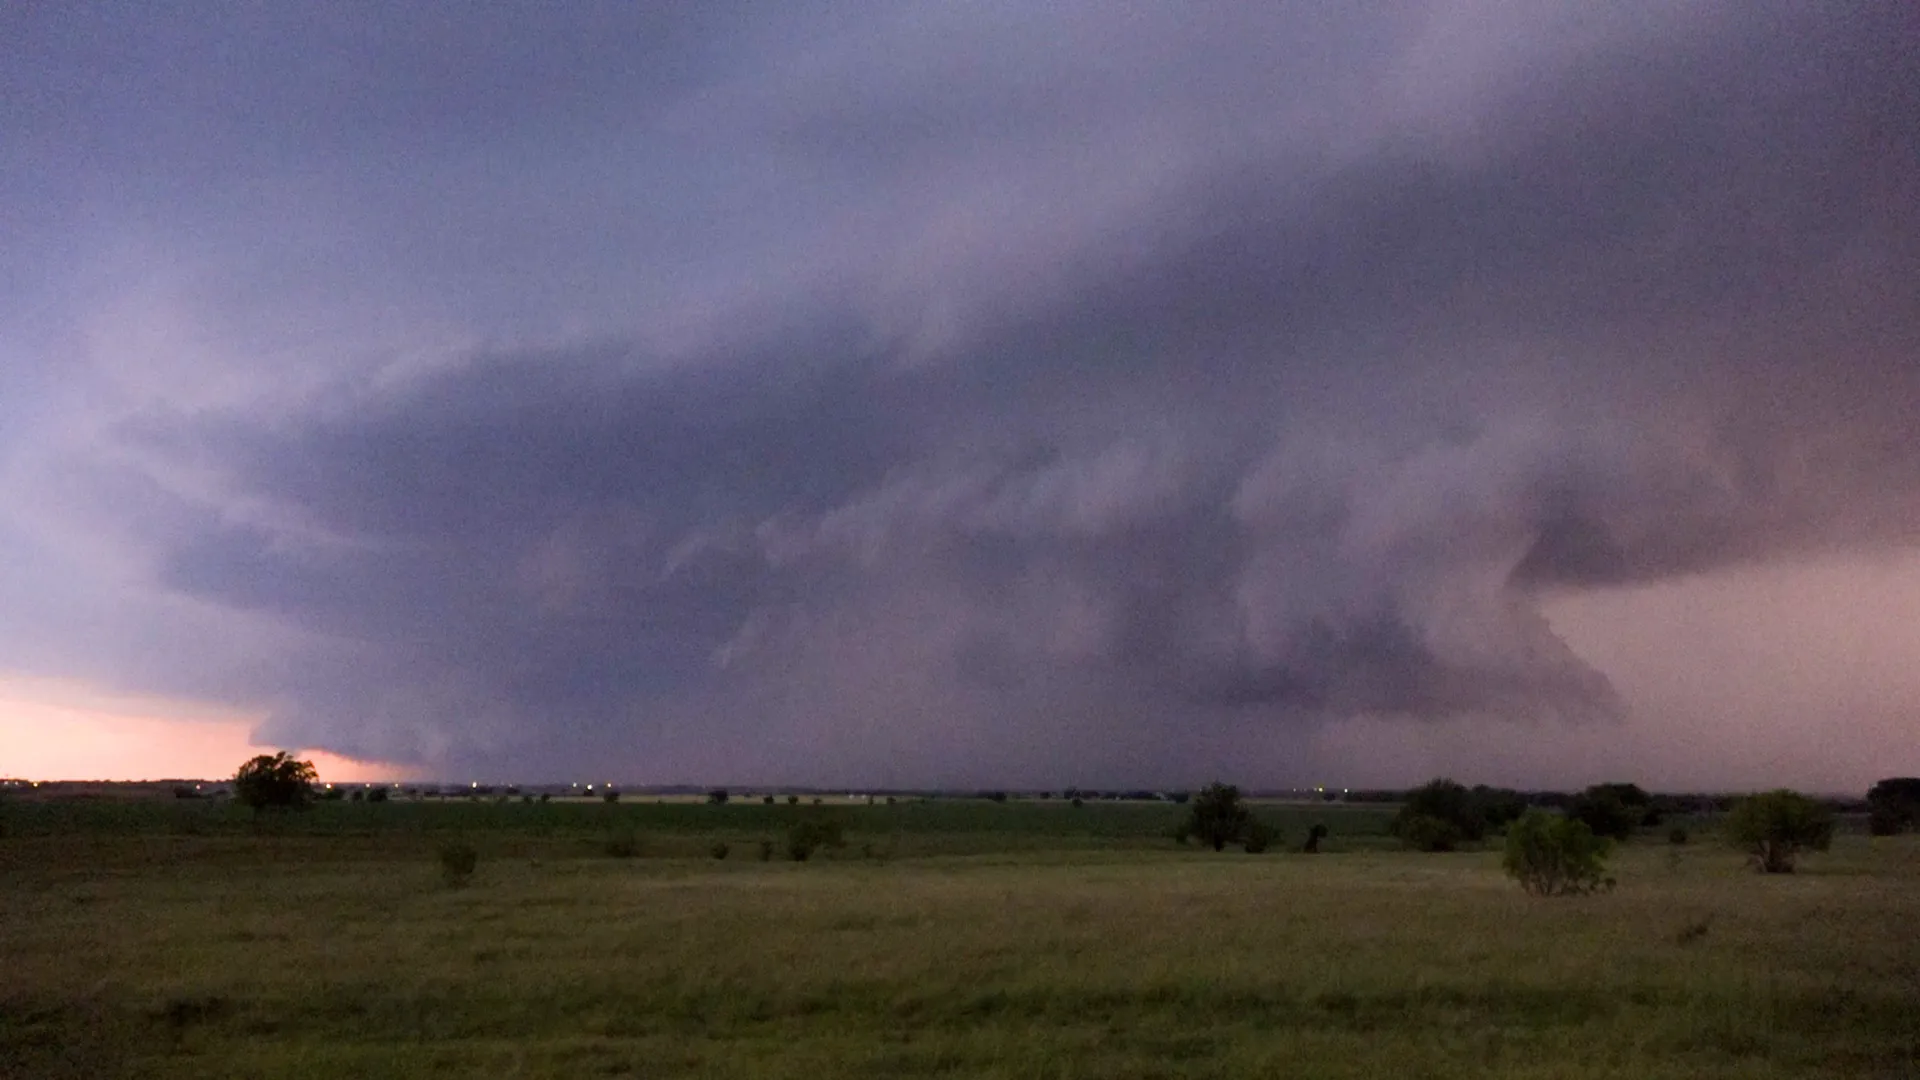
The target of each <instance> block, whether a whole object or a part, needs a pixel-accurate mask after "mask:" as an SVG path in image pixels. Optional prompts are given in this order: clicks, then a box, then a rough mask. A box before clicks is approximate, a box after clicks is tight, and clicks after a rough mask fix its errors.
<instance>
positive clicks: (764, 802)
mask: <svg viewBox="0 0 1920 1080" xmlns="http://www.w3.org/2000/svg"><path fill="white" fill-rule="evenodd" d="M760 805H761V806H772V805H773V796H771V795H762V796H760Z"/></svg>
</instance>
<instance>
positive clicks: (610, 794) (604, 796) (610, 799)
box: [600, 791, 620, 803]
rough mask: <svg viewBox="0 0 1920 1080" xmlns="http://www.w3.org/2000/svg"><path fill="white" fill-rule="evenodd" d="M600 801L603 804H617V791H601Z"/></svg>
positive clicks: (618, 798) (618, 794)
mask: <svg viewBox="0 0 1920 1080" xmlns="http://www.w3.org/2000/svg"><path fill="white" fill-rule="evenodd" d="M600 801H601V802H605V803H617V802H619V801H620V793H619V792H617V791H603V792H601V793H600Z"/></svg>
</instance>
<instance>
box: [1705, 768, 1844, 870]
mask: <svg viewBox="0 0 1920 1080" xmlns="http://www.w3.org/2000/svg"><path fill="white" fill-rule="evenodd" d="M1725 832H1726V836H1727V839H1728V840H1730V841H1732V842H1733V844H1734V845H1735V846H1737V847H1741V848H1745V849H1746V850H1747V851H1748V852H1750V853H1752V855H1753V860H1754V864H1755V866H1756V867H1757V868H1758V869H1759V870H1760V872H1761V873H1765V874H1791V873H1793V860H1794V859H1795V857H1797V856H1798V855H1799V854H1800V853H1801V852H1803V851H1825V850H1827V845H1829V844H1831V843H1832V842H1833V813H1832V811H1830V810H1828V809H1827V808H1826V807H1824V806H1822V805H1820V804H1819V803H1818V802H1816V801H1814V800H1813V799H1809V798H1807V797H1806V796H1805V795H1802V794H1800V793H1799V792H1797V791H1789V790H1787V789H1786V788H1781V789H1780V790H1778V791H1769V792H1766V793H1764V794H1759V795H1749V796H1747V797H1746V798H1744V799H1741V800H1740V801H1739V802H1737V803H1735V804H1734V805H1733V809H1732V810H1730V811H1728V813H1727V820H1726V825H1725Z"/></svg>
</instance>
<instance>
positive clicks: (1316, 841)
mask: <svg viewBox="0 0 1920 1080" xmlns="http://www.w3.org/2000/svg"><path fill="white" fill-rule="evenodd" d="M1326 838H1327V827H1326V826H1325V825H1320V824H1316V825H1314V826H1313V827H1312V828H1310V829H1308V830H1307V842H1306V843H1305V844H1302V845H1301V846H1300V851H1301V852H1302V853H1303V854H1307V855H1318V854H1320V841H1322V840H1325V839H1326Z"/></svg>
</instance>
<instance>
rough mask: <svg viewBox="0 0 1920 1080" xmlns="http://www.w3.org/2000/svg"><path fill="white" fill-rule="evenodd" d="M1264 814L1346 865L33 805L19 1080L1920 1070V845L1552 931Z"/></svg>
mask: <svg viewBox="0 0 1920 1080" xmlns="http://www.w3.org/2000/svg"><path fill="white" fill-rule="evenodd" d="M1262 810H1263V813H1264V814H1265V815H1266V816H1268V817H1269V818H1270V819H1272V820H1275V821H1276V823H1279V824H1281V825H1282V827H1283V829H1285V830H1287V831H1288V832H1289V838H1290V839H1292V840H1295V841H1297V838H1298V834H1299V833H1300V832H1303V831H1304V824H1305V823H1306V822H1307V821H1308V820H1309V819H1311V820H1324V821H1327V822H1328V823H1329V824H1330V825H1332V826H1333V828H1334V832H1335V839H1336V840H1339V839H1342V838H1343V834H1344V839H1345V843H1346V849H1345V850H1343V851H1335V850H1334V849H1335V847H1336V845H1335V844H1332V843H1330V844H1329V845H1328V846H1329V850H1330V851H1333V852H1334V853H1330V854H1325V855H1321V856H1317V857H1308V856H1303V855H1298V854H1272V855H1264V856H1250V855H1246V854H1243V853H1239V852H1237V851H1229V852H1227V853H1224V854H1214V853H1211V852H1196V851H1192V850H1189V849H1181V848H1178V847H1176V846H1175V845H1174V844H1173V843H1172V842H1171V841H1168V840H1165V839H1162V838H1161V837H1162V836H1163V835H1164V833H1165V831H1166V828H1167V827H1168V826H1170V825H1171V824H1172V822H1173V820H1174V819H1175V818H1176V817H1177V816H1178V811H1177V809H1176V808H1173V807H1169V806H1154V805H1130V804H1089V805H1088V806H1087V807H1085V808H1083V809H1081V810H1077V811H1076V810H1073V809H1071V808H1069V807H1067V806H1065V805H1063V804H1058V803H1056V804H1052V805H1045V804H1018V803H1009V804H1006V805H995V804H990V803H968V802H948V803H942V802H930V803H924V804H919V803H913V804H909V803H903V804H901V805H899V806H895V807H885V806H876V807H871V808H867V807H850V808H845V809H836V810H835V811H834V812H835V813H840V814H842V815H843V818H844V820H846V821H847V822H848V823H849V826H850V829H851V831H850V833H849V837H848V839H849V844H848V846H847V847H846V848H844V849H841V850H840V851H839V852H837V853H835V855H834V857H832V858H829V859H826V860H824V861H820V860H816V861H812V862H807V863H804V864H796V863H792V862H785V861H773V862H761V861H759V860H758V858H757V854H756V849H757V838H759V837H761V836H768V835H774V833H773V832H772V830H773V829H774V828H775V827H776V826H779V825H781V824H782V823H783V821H785V820H790V819H791V817H792V815H793V814H795V813H804V812H808V811H809V808H806V807H801V808H786V807H761V806H758V805H747V806H728V807H703V806H693V805H685V804H680V805H673V804H668V805H664V806H652V805H632V806H627V805H622V806H619V807H607V806H593V805H587V804H578V805H571V804H569V805H559V804H555V805H551V806H546V807H542V806H538V805H535V806H523V805H520V804H507V805H494V804H467V803H451V804H444V805H436V804H425V803H423V804H392V805H386V806H355V805H346V806H342V805H338V804H333V805H325V806H321V807H317V808H315V809H314V810H313V811H312V812H311V813H308V814H304V815H298V816H295V817H293V818H290V819H287V820H285V821H274V822H271V823H269V825H268V826H267V827H266V828H265V829H263V830H259V831H256V830H255V829H254V828H253V827H252V826H251V824H250V823H249V822H248V821H247V819H246V818H245V816H244V815H236V814H234V813H232V812H231V808H228V807H220V806H209V805H196V804H193V803H190V802H189V803H183V804H182V805H181V806H174V805H171V804H152V803H149V804H140V805H137V806H125V805H123V806H117V807H116V806H106V805H102V804H84V803H76V804H43V805H40V806H29V805H24V804H16V805H13V806H10V807H9V808H8V835H7V836H6V837H5V838H0V905H3V906H0V911H3V912H4V917H3V918H0V1076H6V1077H62V1076H72V1077H96V1076H143V1077H144V1076H153V1077H175V1076H178V1077H229V1076H231V1077H327V1078H330V1080H331V1078H340V1077H360V1076H368V1077H379V1076H446V1077H467V1076H501V1077H549V1076H551V1077H568V1078H578V1077H599V1076H713V1077H735V1076H738V1077H758V1076H767V1077H796V1078H798V1077H806V1078H810V1080H816V1078H834V1077H848V1076H851V1077H872V1078H876V1080H878V1078H886V1077H914V1076H982V1077H1009V1078H1012V1077H1036V1078H1056V1077H1058V1078H1066V1077H1089V1078H1092V1077H1101V1078H1108V1077H1186V1076H1193V1077H1251V1076H1300V1077H1456V1076H1457V1077H1467V1076H1493V1077H1503V1076H1513V1077H1519V1076H1528V1077H1534V1076H1539V1077H1565V1078H1587V1077H1622V1078H1624V1077H1676V1078H1678V1077H1788V1076H1794V1077H1800V1076H1814V1077H1820V1076H1833V1077H1842V1076H1846V1077H1884V1078H1893V1077H1910V1076H1916V1075H1920V933H1917V932H1916V924H1917V923H1920V920H1916V916H1920V838H1914V837H1901V838H1892V839H1880V840H1868V839H1866V838H1864V837H1859V836H1851V835H1850V836H1845V837H1843V838H1842V839H1841V840H1839V841H1838V842H1836V844H1835V848H1834V850H1833V852H1831V853H1830V854H1827V855H1824V856H1819V857H1816V858H1813V859H1811V860H1809V861H1808V862H1807V864H1806V865H1805V866H1804V868H1803V871H1802V872H1801V873H1799V874H1796V875H1793V876H1790V877H1768V878H1763V877H1760V876H1757V875H1753V874H1751V873H1749V872H1747V871H1745V870H1744V868H1743V866H1742V860H1741V857H1740V856H1739V855H1738V854H1737V853H1734V852H1731V851H1728V850H1725V849H1723V848H1720V847H1717V846H1714V845H1712V844H1711V843H1696V844H1692V845H1688V846H1685V847H1669V846H1667V845H1665V844H1654V843H1650V842H1648V843H1636V844H1634V845H1630V846H1628V847H1627V848H1626V849H1625V850H1623V851H1622V852H1621V853H1620V854H1619V855H1618V856H1617V857H1616V858H1615V860H1614V863H1615V867H1614V872H1615V873H1616V874H1617V876H1618V878H1619V881H1620V884H1619V887H1618V888H1617V889H1615V890H1614V891H1613V892H1611V893H1609V894H1606V895H1603V896H1596V897H1590V898H1585V899H1578V900H1548V901H1538V900H1529V899H1528V898H1526V897H1525V896H1523V895H1522V894H1521V893H1520V891H1519V890H1518V889H1517V888H1515V887H1514V886H1513V885H1512V884H1511V883H1509V882H1508V881H1506V880H1505V879H1504V878H1503V877H1502V876H1501V875H1500V872H1499V869H1498V860H1497V856H1495V855H1494V854H1492V853H1490V852H1477V853H1463V854H1456V855H1419V854H1411V853H1403V852H1398V851H1392V850H1386V849H1384V848H1383V847H1382V845H1381V844H1380V843H1379V842H1378V838H1379V836H1380V832H1381V830H1382V829H1383V828H1384V814H1383V812H1382V811H1380V810H1378V809H1362V808H1352V809H1349V808H1339V807H1336V808H1323V807H1264V808H1262ZM609 811H614V813H608V812H609ZM1343 814H1344V815H1348V816H1346V817H1344V818H1343V817H1341V816H1340V815H1343ZM1293 826H1297V827H1293ZM621 830H632V831H635V832H637V833H638V835H640V836H641V837H642V838H643V842H642V848H643V850H644V851H645V852H646V853H647V855H648V856H649V857H642V858H629V859H618V858H610V857H608V856H607V855H605V854H604V853H603V852H602V851H601V850H600V848H599V847H598V846H596V845H597V843H598V840H597V838H599V837H600V836H602V835H603V834H607V833H610V832H611V833H617V832H619V831H621ZM452 838H461V839H463V840H464V841H465V842H468V843H471V844H472V845H473V846H474V847H475V848H476V849H478V850H479V852H480V863H479V868H478V871H477V873H476V874H475V875H474V878H473V880H472V881H471V883H470V884H468V885H467V886H466V887H464V888H448V887H446V886H445V885H443V884H442V883H441V881H440V878H439V869H438V866H437V863H436V861H435V857H434V853H435V850H436V848H437V847H438V846H439V845H440V844H442V843H444V842H446V841H448V840H449V839H452ZM716 840H725V841H726V842H728V843H730V845H731V846H732V848H733V852H732V855H731V857H730V858H728V859H726V860H725V861H716V860H714V859H712V858H710V857H702V856H701V855H700V853H701V852H703V851H705V850H706V849H707V848H708V847H709V846H710V845H711V844H712V843H714V842H715V841H716ZM889 845H891V846H889ZM863 849H865V850H864V852H863ZM1703 927H1704V932H1702V928H1703Z"/></svg>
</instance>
